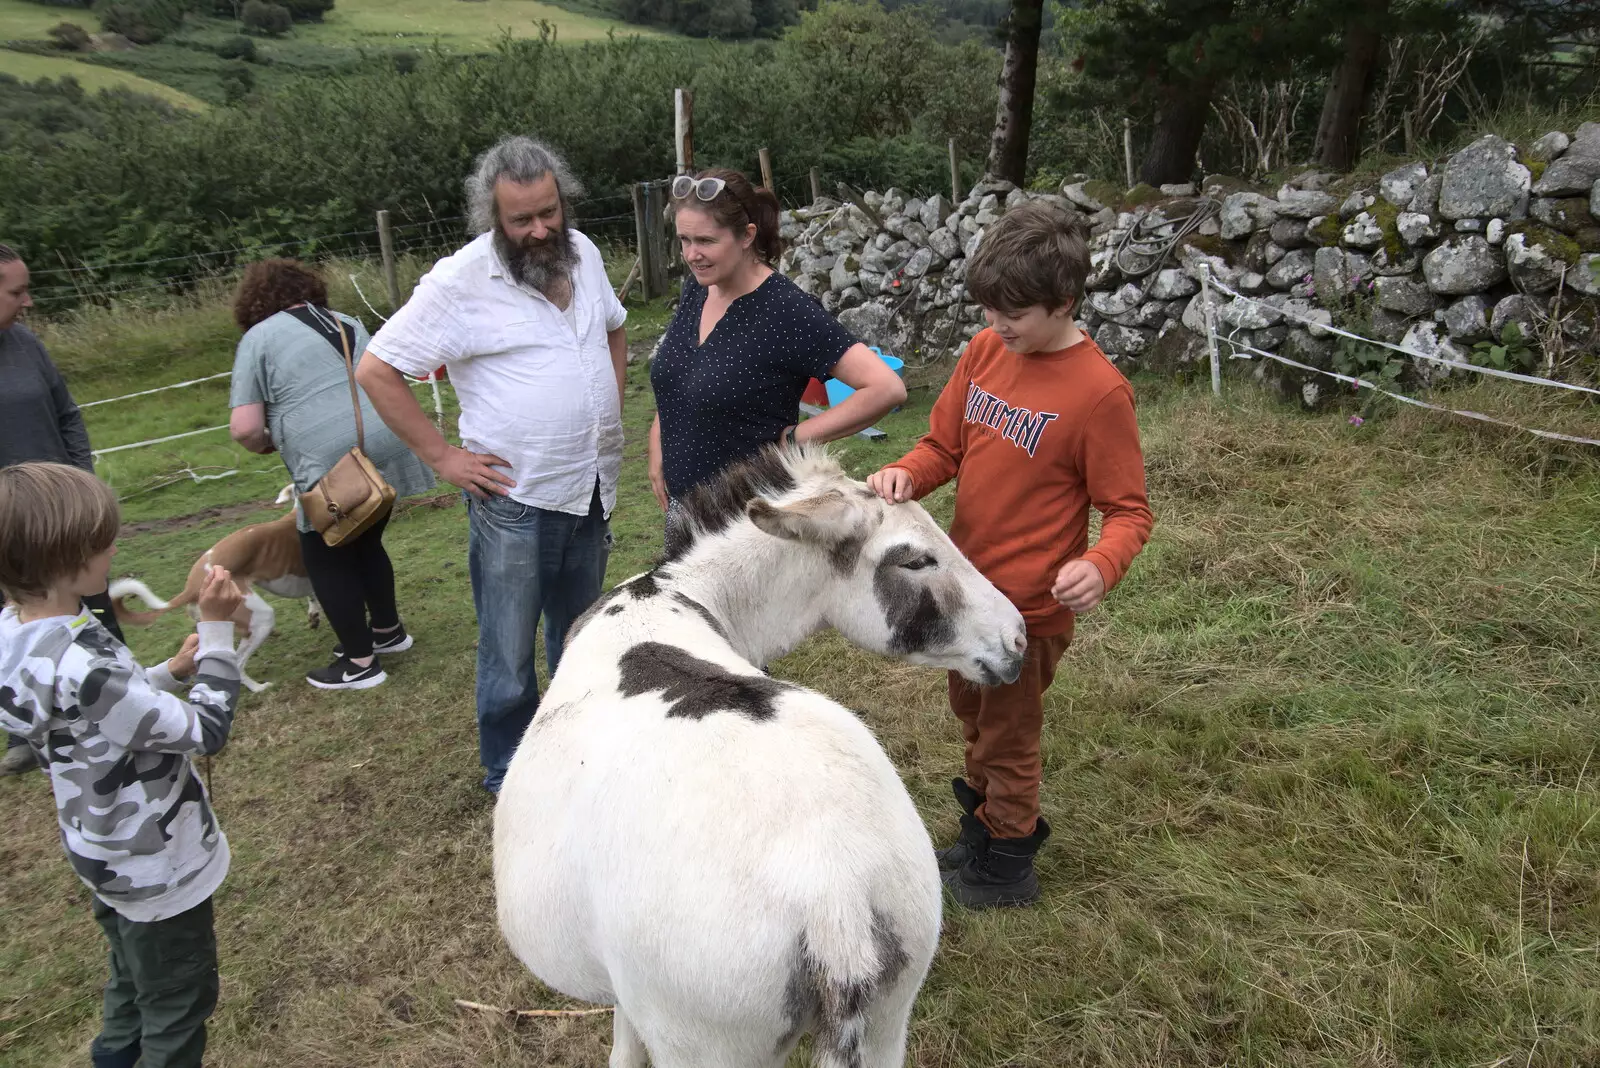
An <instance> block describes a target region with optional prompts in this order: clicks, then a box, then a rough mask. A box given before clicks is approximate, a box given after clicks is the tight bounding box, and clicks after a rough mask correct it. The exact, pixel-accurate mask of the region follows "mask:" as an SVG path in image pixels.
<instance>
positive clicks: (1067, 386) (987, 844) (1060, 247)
mask: <svg viewBox="0 0 1600 1068" xmlns="http://www.w3.org/2000/svg"><path fill="white" fill-rule="evenodd" d="M1088 273H1089V250H1088V245H1087V242H1086V241H1085V226H1084V222H1083V218H1082V216H1079V215H1077V214H1076V213H1071V212H1067V211H1065V210H1063V209H1061V208H1058V207H1055V206H1053V205H1050V204H1047V203H1044V202H1039V201H1035V202H1032V203H1027V204H1023V205H1020V206H1019V207H1017V208H1016V209H1014V210H1012V211H1010V212H1007V213H1006V214H1005V216H1004V217H1002V218H1001V219H1000V221H999V222H997V223H995V224H994V226H993V227H992V228H991V229H990V231H989V233H988V235H987V236H986V237H985V239H984V242H983V245H982V247H980V248H979V249H978V252H977V254H976V255H975V256H974V257H973V258H972V261H971V263H970V264H969V266H968V268H967V289H968V291H969V292H970V293H971V294H972V298H973V299H974V300H975V301H977V302H978V303H979V304H981V305H982V306H983V309H984V315H985V316H986V317H987V319H988V320H989V326H990V328H989V329H987V330H984V331H982V332H981V333H979V334H978V335H977V336H976V337H974V338H973V339H972V341H971V342H970V343H968V345H967V349H966V352H965V353H963V354H962V356H961V359H960V361H959V362H958V363H957V364H956V368H955V371H954V372H953V373H952V374H951V376H950V382H949V384H948V385H946V386H945V388H944V392H943V393H941V394H940V396H939V400H938V401H937V402H936V403H935V404H934V406H933V414H932V415H931V416H930V417H929V420H928V433H927V434H926V435H925V436H924V437H923V438H922V439H921V440H920V441H919V442H918V443H917V445H916V447H915V448H913V449H912V450H911V451H910V452H909V453H907V454H906V455H905V456H904V457H902V458H901V459H900V460H898V461H896V462H895V463H893V464H891V465H889V466H888V467H885V468H884V469H883V470H881V471H878V472H876V473H875V474H873V475H872V476H871V477H870V478H868V479H867V485H869V486H871V487H872V489H873V490H874V491H875V492H876V493H877V494H878V495H879V496H881V497H883V498H884V499H885V500H887V501H890V502H899V501H905V500H911V499H916V498H920V497H923V496H926V495H927V494H929V493H931V492H933V490H935V489H937V488H938V487H939V486H941V485H943V484H944V483H945V482H948V481H949V480H950V479H951V478H955V479H956V511H955V520H954V522H952V523H951V525H950V537H951V539H952V540H953V541H954V542H955V543H956V546H957V547H958V548H960V549H961V551H962V552H963V553H965V554H966V555H967V557H968V558H969V559H970V560H971V561H972V562H973V564H974V565H976V567H977V568H978V570H979V571H981V572H982V573H983V574H984V575H985V576H986V577H987V578H988V579H989V581H990V582H993V583H994V584H995V585H996V586H997V587H999V589H1000V591H1001V592H1002V593H1004V594H1005V595H1006V596H1007V597H1009V598H1010V599H1011V602H1012V603H1013V604H1015V605H1016V606H1017V608H1018V609H1019V610H1020V611H1021V612H1022V615H1023V618H1024V619H1025V620H1026V621H1027V624H1028V650H1027V655H1026V659H1025V661H1024V666H1023V669H1022V676H1021V677H1020V678H1019V679H1018V680H1017V681H1016V682H1014V683H1011V684H1010V685H1006V686H996V687H990V688H987V689H983V688H979V687H977V686H974V685H972V684H971V683H969V682H967V681H966V680H964V679H962V678H961V676H960V675H957V674H955V673H954V672H952V673H951V675H950V684H949V685H950V708H951V710H952V711H953V712H955V714H956V717H957V718H958V719H959V720H960V721H961V731H962V735H963V736H964V738H965V739H966V772H967V774H966V778H965V779H956V780H954V781H953V782H952V784H951V786H952V788H953V790H954V791H955V795H956V801H957V802H958V803H959V804H960V805H961V807H962V809H963V815H962V818H961V837H960V839H959V840H958V841H957V842H956V844H955V845H954V846H953V847H951V848H950V849H945V850H941V851H940V854H939V867H940V868H941V869H942V870H943V872H944V880H945V885H946V887H947V888H948V889H949V890H950V892H951V894H952V896H954V897H955V899H956V900H957V901H958V902H960V903H961V904H963V905H966V906H968V907H970V908H986V907H991V906H996V905H1025V904H1029V903H1031V902H1033V901H1036V900H1037V899H1038V897H1039V880H1038V878H1037V876H1036V875H1035V874H1034V870H1033V858H1034V855H1035V854H1036V853H1037V852H1038V850H1039V847H1040V846H1041V845H1042V844H1043V843H1044V840H1045V839H1046V838H1048V837H1049V835H1050V825H1049V824H1048V823H1047V822H1046V821H1045V819H1044V817H1043V816H1041V815H1040V812H1039V779H1040V774H1041V767H1040V759H1039V741H1040V734H1041V732H1042V730H1043V727H1044V693H1045V691H1046V690H1048V689H1049V688H1050V683H1051V681H1052V680H1053V679H1054V677H1055V670H1056V664H1057V663H1058V662H1059V661H1060V659H1061V656H1062V654H1063V653H1065V652H1066V648H1067V644H1068V642H1070V641H1071V640H1072V624H1073V619H1074V617H1075V616H1076V615H1077V614H1080V613H1083V612H1087V611H1089V610H1090V609H1092V608H1093V607H1094V606H1095V605H1097V604H1099V603H1100V601H1101V599H1102V598H1104V597H1105V595H1106V593H1107V592H1108V591H1109V590H1110V589H1111V588H1112V587H1113V586H1115V585H1116V584H1117V582H1118V581H1119V580H1120V579H1121V578H1122V576H1123V575H1124V574H1126V573H1127V570H1128V565H1129V564H1131V563H1132V562H1133V558H1134V556H1136V555H1137V554H1138V552H1139V550H1140V549H1141V548H1143V547H1144V543H1145V541H1146V540H1147V539H1148V538H1149V537H1150V528H1151V526H1152V524H1153V522H1154V520H1153V518H1152V516H1151V513H1150V504H1149V501H1148V499H1147V498H1146V496H1145V480H1144V456H1143V454H1142V453H1141V452H1140V449H1139V428H1138V424H1137V423H1136V422H1135V420H1134V414H1133V390H1132V389H1131V388H1130V387H1129V385H1128V383H1127V380H1126V379H1124V378H1123V377H1122V374H1121V372H1119V371H1118V370H1117V369H1116V368H1115V367H1113V366H1112V365H1111V361H1110V360H1108V359H1107V358H1106V356H1105V354H1104V353H1103V352H1101V351H1100V349H1099V347H1098V346H1096V345H1095V343H1094V342H1093V341H1091V340H1090V339H1089V338H1088V337H1086V336H1085V335H1084V333H1083V332H1082V331H1081V330H1080V329H1079V328H1078V324H1077V323H1076V322H1075V321H1074V319H1073V313H1074V312H1075V311H1076V310H1077V308H1078V305H1079V304H1080V303H1081V301H1082V300H1083V286H1084V279H1085V278H1086V277H1087V276H1088ZM1090 506H1093V507H1094V508H1096V509H1097V510H1098V511H1099V512H1100V514H1101V516H1102V518H1103V520H1104V522H1103V523H1102V527H1101V533H1100V538H1099V540H1098V541H1097V542H1096V543H1095V545H1094V547H1093V548H1090V547H1089V538H1088V535H1089V508H1090Z"/></svg>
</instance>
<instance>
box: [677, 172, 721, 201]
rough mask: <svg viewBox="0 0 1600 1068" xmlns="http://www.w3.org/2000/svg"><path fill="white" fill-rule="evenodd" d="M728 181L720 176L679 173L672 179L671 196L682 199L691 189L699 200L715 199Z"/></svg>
mask: <svg viewBox="0 0 1600 1068" xmlns="http://www.w3.org/2000/svg"><path fill="white" fill-rule="evenodd" d="M727 187H728V183H727V182H725V181H723V180H722V179H721V178H696V177H694V176H693V175H688V174H680V175H678V176H677V177H676V178H674V179H673V180H672V197H673V199H674V200H682V199H683V198H684V197H687V196H688V195H689V193H690V191H691V190H692V191H693V192H694V195H695V196H697V197H699V198H700V199H701V200H708V201H709V200H715V199H717V197H718V195H720V194H721V193H722V191H723V190H724V189H726V188H727Z"/></svg>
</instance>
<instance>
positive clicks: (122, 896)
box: [0, 463, 243, 1068]
mask: <svg viewBox="0 0 1600 1068" xmlns="http://www.w3.org/2000/svg"><path fill="white" fill-rule="evenodd" d="M117 528H118V515H117V499H116V495H115V494H114V493H113V492H112V491H111V488H110V487H109V486H107V485H106V484H105V483H103V482H101V481H100V480H99V479H97V478H95V477H94V476H93V475H91V474H89V473H87V472H85V471H81V470H79V469H77V468H75V467H68V466H66V465H64V464H49V463H25V464H18V465H16V466H14V467H7V468H3V469H0V589H3V590H4V591H5V594H6V597H7V599H8V600H9V601H11V604H10V605H9V606H8V607H7V608H6V609H5V611H4V612H3V613H0V728H3V729H4V730H7V731H10V732H12V733H13V734H17V735H20V736H22V737H23V738H25V739H26V740H27V742H28V744H29V745H30V746H31V747H32V748H33V749H34V751H35V752H36V753H38V754H39V755H40V756H41V758H42V760H43V762H44V763H45V765H46V767H47V768H48V770H49V774H50V780H51V786H52V789H53V790H54V792H55V799H56V809H57V819H58V821H59V823H60V827H61V840H62V844H63V845H64V846H65V847H66V850H67V856H68V858H69V859H70V860H71V861H72V866H73V868H74V870H76V871H77V873H78V876H79V878H81V879H82V880H83V881H84V882H85V883H86V884H87V885H88V887H89V889H90V890H91V891H93V893H94V915H95V919H96V920H98V921H99V923H100V926H101V927H102V928H103V929H104V931H105V934H106V938H107V940H108V941H109V942H110V946H111V954H110V971H111V976H110V979H109V981H108V982H107V983H106V988H105V1013H104V1023H103V1025H102V1028H101V1032H100V1034H99V1036H98V1037H96V1038H95V1040H94V1044H93V1046H91V1047H90V1055H91V1057H92V1060H93V1064H94V1066H95V1068H133V1066H134V1065H135V1064H142V1065H143V1068H177V1066H186V1068H187V1066H193V1068H199V1065H200V1058H201V1055H202V1053H203V1052H204V1051H205V1045H206V1020H207V1018H208V1017H210V1015H211V1012H212V1010H213V1009H214V1008H215V1007H216V1003H217V945H216V935H215V932H214V929H213V926H212V913H211V895H212V894H213V893H214V892H215V891H216V889H217V887H218V886H219V885H220V884H221V883H222V879H223V877H224V876H225V875H226V874H227V872H228V842H227V839H226V838H224V837H223V836H222V831H221V830H220V829H219V828H218V827H217V821H216V817H215V816H214V815H213V814H212V812H211V805H210V803H209V801H208V800H207V797H206V790H205V786H204V785H203V784H202V783H201V782H200V779H199V778H198V777H197V776H196V774H195V770H194V765H193V764H192V763H191V760H190V757H191V755H192V754H195V753H215V752H216V751H217V750H219V749H221V748H222V746H223V743H224V742H226V741H227V739H228V731H229V730H230V729H231V728H232V726H233V712H234V706H235V705H236V704H237V702H238V699H239V668H238V665H237V663H236V662H235V660H234V651H233V624H232V623H231V622H230V621H229V620H230V618H231V617H232V615H233V613H234V612H235V611H236V610H237V609H238V607H239V605H240V604H241V603H242V600H243V599H242V597H241V596H240V594H239V592H238V589H237V588H236V587H235V586H234V584H233V583H232V581H230V580H229V578H228V574H227V572H226V571H224V570H223V569H221V568H216V569H214V570H213V571H212V572H211V575H210V577H209V579H208V581H207V584H206V588H205V590H204V592H202V593H201V595H200V601H199V608H200V619H201V622H200V626H199V628H198V629H199V634H198V635H190V636H189V638H188V639H187V640H186V641H185V642H184V645H183V648H182V649H181V650H180V651H179V653H178V655H177V656H175V657H173V658H172V659H171V660H169V661H167V662H166V663H165V664H163V665H160V666H158V667H154V668H151V669H150V670H149V671H146V670H144V669H143V668H141V667H140V666H139V665H138V664H137V663H136V662H135V661H134V659H133V656H132V654H131V653H129V651H128V648H127V646H125V645H123V644H122V643H121V642H120V641H118V640H117V639H115V638H113V637H112V636H111V634H110V633H109V632H108V631H107V630H106V629H105V628H104V627H103V626H101V625H100V623H99V622H98V621H97V620H96V619H95V618H94V616H92V615H91V614H90V613H88V612H87V611H85V610H84V609H83V606H82V599H83V598H84V597H85V596H88V595H91V594H95V593H100V592H102V591H104V590H105V588H106V578H107V575H108V573H109V572H110V570H111V557H112V556H113V555H114V554H115V552H116V546H115V544H114V543H115V540H116V536H117ZM191 674H192V675H193V676H194V678H193V680H192V682H191V684H190V688H189V693H188V700H187V701H185V700H183V699H181V698H179V697H178V696H176V692H177V691H178V690H180V689H181V688H182V687H181V685H180V683H179V682H178V680H179V679H181V678H184V677H186V676H188V675H191ZM141 1056H142V1057H143V1060H142V1061H141V1060H140V1057H141Z"/></svg>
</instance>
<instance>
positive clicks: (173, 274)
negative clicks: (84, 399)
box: [29, 194, 634, 313]
mask: <svg viewBox="0 0 1600 1068" xmlns="http://www.w3.org/2000/svg"><path fill="white" fill-rule="evenodd" d="M571 208H572V210H573V214H574V219H575V222H576V226H577V227H578V228H579V229H580V230H582V231H583V232H584V233H586V234H588V235H589V236H590V237H591V238H594V239H595V240H596V241H597V242H601V241H603V242H605V243H611V244H615V243H619V242H625V243H630V244H631V243H632V241H633V236H634V216H633V208H632V197H631V196H630V195H628V194H613V195H608V196H601V197H590V198H587V199H584V200H581V201H576V202H574V203H573V204H572V205H571ZM402 219H404V220H405V221H400V222H397V223H395V225H393V226H392V227H390V235H391V237H392V239H393V242H394V251H395V254H396V255H397V256H411V257H415V258H418V259H437V258H439V257H440V256H442V255H446V254H448V253H449V252H452V251H454V250H455V249H458V248H460V247H461V246H462V245H463V244H465V243H466V242H467V241H468V240H470V239H471V237H472V234H471V233H470V232H469V227H468V225H467V223H468V219H467V216H465V215H449V216H436V215H433V214H432V213H431V211H430V212H428V213H425V214H421V215H420V216H417V217H411V216H407V215H404V214H402ZM380 254H381V242H380V237H379V230H378V229H377V228H376V227H374V228H372V229H368V230H346V231H341V232H337V233H327V234H311V235H307V236H304V237H295V238H289V239H286V240H283V241H273V242H264V243H254V242H242V243H239V244H235V245H229V246H225V247H221V248H212V249H204V250H201V251H197V252H188V253H184V254H182V255H173V256H155V257H149V258H145V259H138V260H115V261H104V262H76V263H74V262H72V261H71V258H70V257H69V256H67V255H65V254H58V257H57V260H58V263H57V264H56V265H52V264H50V263H41V264H38V265H37V266H32V265H30V271H29V274H30V275H31V277H32V279H33V282H34V285H33V287H32V295H33V299H34V301H35V303H36V304H38V305H39V306H40V308H41V310H43V311H45V312H47V313H48V312H52V311H57V310H64V309H66V308H68V307H71V306H74V305H79V304H84V303H98V304H109V303H113V302H118V301H129V300H131V301H137V300H141V299H146V298H154V297H161V296H169V295H179V294H182V293H185V292H188V291H191V290H193V289H194V288H195V287H196V286H199V285H201V284H203V283H205V282H208V281H225V280H228V279H230V278H231V277H232V276H233V275H234V274H235V273H236V272H237V271H238V270H239V269H240V268H241V267H242V266H243V265H244V264H247V263H249V262H251V261H253V260H259V259H263V258H265V257H267V256H274V255H282V256H294V257H296V258H301V259H312V260H322V261H326V260H332V259H370V258H376V257H377V256H379V255H380Z"/></svg>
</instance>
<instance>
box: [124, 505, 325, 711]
mask: <svg viewBox="0 0 1600 1068" xmlns="http://www.w3.org/2000/svg"><path fill="white" fill-rule="evenodd" d="M292 500H294V486H293V485H290V486H285V487H284V489H283V492H281V493H279V494H278V499H277V501H276V502H275V503H277V504H283V503H284V502H285V501H292ZM213 567H224V568H227V569H228V573H229V574H230V575H232V576H233V581H234V583H235V584H236V585H237V586H238V587H239V592H241V593H243V594H244V604H242V605H240V607H239V611H238V612H236V613H235V614H234V617H233V622H234V626H235V627H237V628H238V630H239V632H240V633H242V634H243V635H244V640H243V641H241V642H240V643H239V650H238V654H239V676H240V678H241V680H242V681H243V682H244V685H245V686H247V687H249V689H250V691H251V692H252V693H259V692H260V691H262V690H264V689H266V687H267V684H266V683H263V682H256V681H255V680H254V679H252V678H251V677H250V676H249V675H248V674H246V673H245V669H244V668H245V661H246V660H248V659H249V658H250V654H251V653H253V652H255V651H256V649H257V648H258V647H259V646H260V645H261V643H262V642H264V641H266V640H267V636H268V635H269V634H271V633H272V625H273V622H274V620H275V618H276V616H277V613H276V612H275V611H274V610H273V607H272V606H271V605H270V604H268V603H267V602H266V600H265V599H264V598H263V597H262V596H261V595H260V594H259V593H257V592H256V588H257V587H259V588H260V589H262V590H265V591H266V592H267V593H270V594H274V595H275V596H278V597H295V598H299V597H304V598H306V599H307V602H308V603H307V604H306V617H307V620H308V621H309V623H310V625H311V626H313V627H315V626H316V625H317V624H318V623H320V622H321V621H322V606H321V605H319V604H317V598H316V596H315V595H314V594H313V593H312V591H311V579H310V578H309V577H308V576H307V575H306V565H305V561H304V560H303V559H301V556H300V535H299V532H298V531H296V529H295V522H294V509H290V510H289V511H288V512H287V513H286V514H284V515H282V516H279V517H278V518H277V519H274V520H273V521H272V522H270V523H252V524H250V525H249V526H247V527H244V528H242V529H239V530H236V531H234V532H233V533H232V534H229V535H227V536H226V537H224V538H223V539H222V540H221V541H219V542H217V543H216V544H215V545H213V546H212V547H211V548H209V549H207V550H206V551H205V552H204V553H202V554H201V556H200V559H198V560H196V561H195V562H194V566H193V567H191V568H190V569H189V580H188V581H187V582H186V583H184V587H183V592H182V593H180V594H178V596H176V597H174V598H173V599H172V600H170V601H163V600H162V599H161V598H159V597H157V596H156V595H155V594H154V593H152V592H151V590H150V587H148V586H146V585H145V584H144V583H143V582H140V581H139V580H138V579H132V578H120V579H117V580H116V581H115V582H113V583H111V589H110V591H109V592H110V594H111V602H112V606H113V608H114V609H115V611H116V614H117V622H119V623H134V624H140V625H144V624H148V623H151V622H154V620H155V619H156V617H157V616H159V615H161V614H162V613H163V612H166V611H168V610H170V609H173V608H181V607H185V606H187V607H188V609H189V614H190V615H195V614H196V613H197V611H198V608H197V606H196V604H195V601H196V600H197V599H198V598H199V596H200V589H201V587H202V586H203V585H204V584H205V578H206V575H207V573H209V572H210V570H211V569H212V568H213ZM132 595H136V596H138V597H139V598H140V599H141V600H143V601H144V602H145V603H146V604H148V605H150V606H151V608H153V609H154V611H150V612H135V611H133V610H132V609H130V608H129V607H128V606H127V605H126V604H124V603H123V602H124V600H125V599H126V598H127V597H129V596H132Z"/></svg>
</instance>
